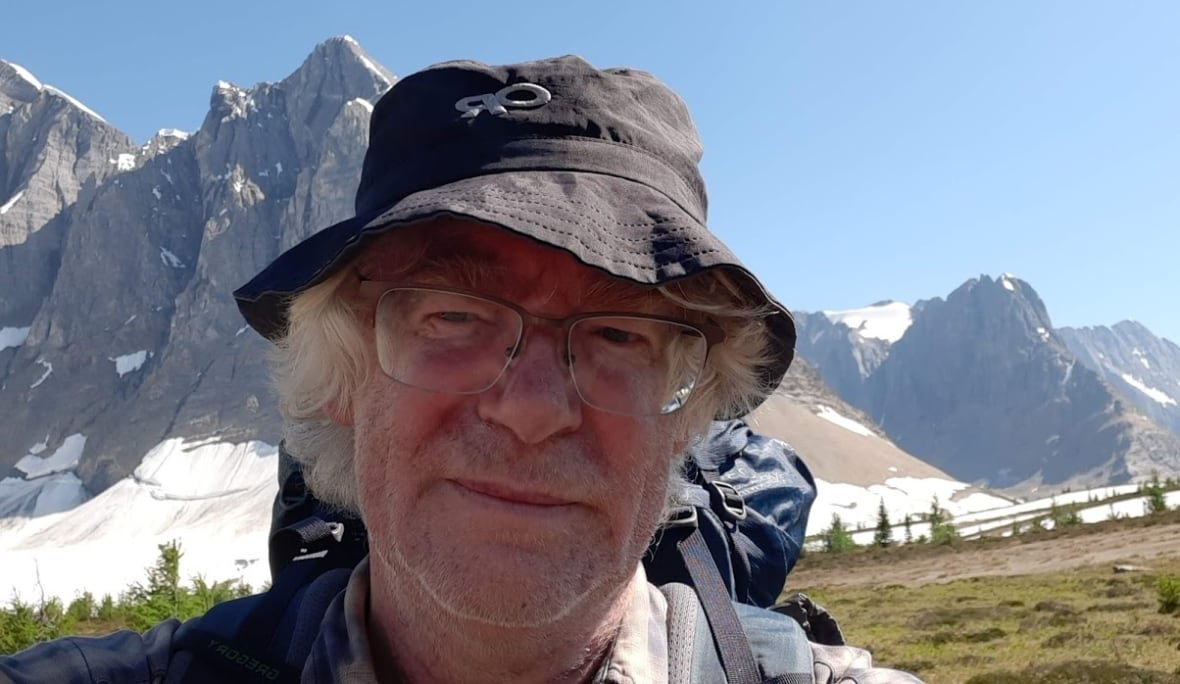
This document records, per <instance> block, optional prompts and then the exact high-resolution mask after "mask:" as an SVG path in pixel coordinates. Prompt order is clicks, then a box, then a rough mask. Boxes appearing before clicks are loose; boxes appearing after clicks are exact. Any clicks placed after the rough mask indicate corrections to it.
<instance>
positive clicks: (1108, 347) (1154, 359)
mask: <svg viewBox="0 0 1180 684" xmlns="http://www.w3.org/2000/svg"><path fill="white" fill-rule="evenodd" d="M1057 333H1058V335H1060V337H1061V339H1062V341H1064V342H1065V344H1066V346H1068V347H1069V350H1070V352H1072V353H1073V354H1074V356H1076V357H1077V358H1078V360H1079V361H1081V362H1082V363H1084V364H1086V367H1087V368H1089V369H1091V370H1093V371H1094V372H1096V373H1098V374H1099V375H1100V376H1102V379H1103V380H1105V381H1106V382H1107V383H1108V384H1110V385H1111V386H1112V387H1114V388H1116V389H1118V390H1119V391H1120V392H1121V393H1122V395H1123V396H1124V397H1126V399H1127V400H1128V401H1129V402H1130V403H1131V404H1132V405H1134V406H1135V408H1137V409H1138V410H1139V411H1141V412H1142V413H1143V414H1144V415H1146V416H1147V417H1148V418H1151V419H1152V420H1154V421H1155V422H1157V423H1159V424H1160V425H1163V426H1164V427H1167V428H1169V429H1170V430H1171V431H1172V432H1175V433H1177V434H1180V346H1178V345H1176V344H1175V343H1173V342H1172V341H1170V340H1166V339H1163V338H1161V337H1156V336H1155V335H1154V334H1152V332H1151V331H1150V330H1148V329H1147V328H1146V327H1144V326H1143V325H1141V324H1139V323H1136V322H1134V321H1122V322H1121V323H1116V324H1115V325H1113V326H1111V327H1106V326H1094V327H1086V328H1059V329H1058V330H1057Z"/></svg>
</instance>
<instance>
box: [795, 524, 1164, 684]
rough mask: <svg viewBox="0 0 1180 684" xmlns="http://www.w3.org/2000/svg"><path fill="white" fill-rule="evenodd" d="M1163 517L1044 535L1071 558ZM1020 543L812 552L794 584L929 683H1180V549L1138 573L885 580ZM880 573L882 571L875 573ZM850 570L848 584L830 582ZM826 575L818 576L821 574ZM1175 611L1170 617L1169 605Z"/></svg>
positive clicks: (1105, 570) (1100, 568)
mask: <svg viewBox="0 0 1180 684" xmlns="http://www.w3.org/2000/svg"><path fill="white" fill-rule="evenodd" d="M1163 518H1166V520H1165V519H1161V518H1156V519H1155V520H1144V519H1138V520H1124V521H1110V522H1106V523H1101V524H1098V525H1093V526H1092V525H1085V526H1080V527H1078V528H1076V529H1075V530H1060V531H1056V532H1049V533H1042V534H1043V535H1045V537H1044V538H1047V539H1051V540H1053V543H1054V544H1055V545H1056V544H1059V545H1060V548H1061V549H1062V553H1069V552H1070V551H1069V550H1070V549H1076V548H1084V546H1085V545H1086V544H1087V543H1090V542H1089V540H1093V543H1102V542H1100V541H1099V539H1100V535H1098V534H1093V533H1094V532H1102V533H1104V534H1105V535H1106V536H1105V537H1101V538H1102V539H1109V538H1110V535H1112V534H1113V535H1117V534H1118V532H1119V530H1118V526H1120V525H1121V526H1123V527H1125V528H1127V531H1129V530H1131V529H1132V528H1136V529H1140V530H1141V529H1142V528H1143V527H1144V526H1145V525H1152V524H1156V525H1158V527H1157V528H1153V529H1161V530H1162V529H1163V527H1164V526H1165V525H1167V526H1169V527H1171V526H1172V525H1174V524H1175V522H1176V521H1180V514H1177V513H1176V512H1169V513H1167V514H1165V515H1164V516H1163ZM1020 543H1021V540H1020V539H1003V540H1000V539H986V540H980V541H957V542H955V543H954V544H953V545H948V546H945V547H941V548H940V547H937V546H931V545H921V546H920V547H904V546H903V547H893V548H873V549H865V548H861V549H855V550H852V551H848V552H845V553H809V554H807V555H805V556H804V558H803V559H802V560H801V561H800V563H799V566H798V568H797V573H798V574H799V575H800V576H801V577H806V578H808V579H807V581H808V582H810V583H811V584H810V585H808V584H807V583H804V584H802V585H801V584H799V583H795V584H793V585H792V587H791V588H792V590H793V591H803V592H805V593H807V594H808V595H809V596H811V597H812V598H813V599H815V600H816V602H818V603H819V604H821V605H822V606H824V607H825V608H827V609H828V610H829V612H831V613H832V615H833V616H834V617H835V618H836V619H837V620H838V621H839V623H840V626H841V628H842V629H843V631H844V634H845V637H846V639H847V641H848V643H850V644H853V645H856V646H861V647H864V648H867V649H868V650H870V651H871V652H872V653H873V657H874V662H875V663H877V664H880V665H887V666H891V667H897V668H900V669H904V670H908V671H910V672H914V673H915V674H917V675H919V676H920V677H922V678H923V679H925V680H926V681H928V682H931V684H942V683H944V682H945V683H956V682H964V683H970V684H1000V683H1003V684H1008V683H1015V682H1070V683H1074V682H1110V683H1119V684H1122V683H1124V682H1145V683H1146V682H1151V683H1156V682H1159V683H1162V682H1180V609H1177V605H1176V604H1177V603H1180V548H1176V549H1175V553H1174V554H1171V553H1169V554H1165V555H1164V556H1163V557H1157V558H1152V559H1150V560H1148V561H1137V562H1136V565H1137V566H1138V567H1137V568H1136V569H1135V570H1133V571H1130V572H1120V573H1116V572H1114V568H1113V566H1112V565H1111V564H1103V565H1097V566H1094V565H1091V566H1086V567H1079V568H1073V569H1064V570H1057V571H1052V572H1043V573H1034V574H1023V575H1012V576H1003V575H995V576H976V577H959V578H953V579H950V580H949V581H942V580H938V581H934V582H926V583H918V584H913V583H911V585H910V586H903V585H902V584H896V583H893V584H891V583H888V581H887V580H886V582H885V583H882V582H881V579H880V578H881V577H883V576H884V577H887V576H888V572H887V569H888V568H889V567H890V564H895V563H902V562H905V563H909V564H922V565H928V566H929V567H930V568H932V569H937V568H938V567H940V564H941V565H945V563H943V562H941V561H940V558H943V559H945V558H946V557H947V556H946V554H972V553H976V552H977V551H978V550H979V549H983V548H989V549H995V548H1003V546H1004V545H1011V546H1012V547H1015V546H1018V545H1019V544H1020ZM874 568H876V569H877V571H876V572H874ZM837 570H840V571H841V572H842V579H841V581H840V586H824V583H823V581H822V578H823V577H825V575H828V576H831V574H832V573H834V572H836V571H837ZM817 578H818V579H817ZM1169 609H1170V610H1169Z"/></svg>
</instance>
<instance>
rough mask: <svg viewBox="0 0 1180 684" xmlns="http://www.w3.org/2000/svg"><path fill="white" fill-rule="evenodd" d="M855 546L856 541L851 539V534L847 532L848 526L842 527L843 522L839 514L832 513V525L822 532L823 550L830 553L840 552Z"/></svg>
mask: <svg viewBox="0 0 1180 684" xmlns="http://www.w3.org/2000/svg"><path fill="white" fill-rule="evenodd" d="M854 546H856V542H854V541H852V534H851V533H849V532H848V528H846V527H844V522H843V521H841V520H840V516H839V515H837V514H835V513H833V514H832V525H831V527H829V528H828V531H827V532H825V533H824V550H825V551H830V552H832V553H840V552H842V551H848V550H849V549H851V548H852V547H854Z"/></svg>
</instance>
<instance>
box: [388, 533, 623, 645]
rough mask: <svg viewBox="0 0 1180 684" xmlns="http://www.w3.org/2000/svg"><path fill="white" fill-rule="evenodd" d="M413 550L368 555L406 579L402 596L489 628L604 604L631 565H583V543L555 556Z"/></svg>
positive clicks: (483, 548) (528, 624) (480, 548)
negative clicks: (409, 595) (623, 568)
mask: <svg viewBox="0 0 1180 684" xmlns="http://www.w3.org/2000/svg"><path fill="white" fill-rule="evenodd" d="M413 546H425V544H421V545H411V548H404V549H403V548H399V547H397V546H388V545H383V547H382V548H377V547H373V549H372V550H373V552H374V554H375V555H376V556H377V557H378V561H379V562H380V563H382V564H383V565H385V566H386V568H387V569H388V570H389V572H390V573H391V574H392V575H394V576H401V577H403V578H408V579H410V580H411V582H402V583H400V584H401V586H402V589H403V590H404V591H415V589H416V590H417V591H416V592H415V593H416V595H417V597H418V598H419V600H422V601H424V602H427V603H428V604H431V607H433V608H434V609H435V610H439V611H442V612H443V613H445V614H447V615H449V616H451V617H452V618H453V619H456V620H460V621H464V622H474V623H479V624H484V625H487V626H492V627H508V628H535V627H544V626H546V625H552V624H554V623H557V622H560V621H562V620H563V619H565V618H566V617H567V616H569V615H570V614H571V613H573V612H574V611H578V613H579V614H585V613H586V612H587V611H586V609H587V608H589V607H590V605H589V604H591V603H599V602H601V603H603V604H604V605H603V607H606V606H607V605H609V603H610V602H612V601H613V600H614V597H615V596H617V594H618V591H620V590H621V589H622V587H623V586H625V585H626V583H627V581H628V580H629V579H630V577H631V575H632V574H633V573H634V568H633V567H632V568H630V571H629V572H621V571H619V570H617V569H610V568H605V567H602V564H601V563H594V562H591V561H592V559H589V558H587V557H586V553H585V549H586V548H593V547H588V546H584V545H575V546H574V547H571V548H569V549H568V551H567V552H557V553H554V549H553V548H552V547H550V548H548V549H545V550H544V551H538V550H530V549H521V548H512V547H503V546H501V547H499V548H492V547H490V546H487V545H463V544H458V545H456V547H455V548H452V549H451V551H450V552H442V549H440V548H438V547H437V546H435V545H431V547H432V548H429V549H427V548H413ZM423 552H424V553H423ZM598 560H599V561H601V560H602V559H598ZM612 570H613V571H612ZM415 585H416V586H415Z"/></svg>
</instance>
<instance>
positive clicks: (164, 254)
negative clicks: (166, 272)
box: [160, 247, 184, 268]
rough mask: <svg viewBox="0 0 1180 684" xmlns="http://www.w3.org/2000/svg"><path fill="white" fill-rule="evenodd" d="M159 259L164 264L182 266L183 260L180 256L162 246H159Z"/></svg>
mask: <svg viewBox="0 0 1180 684" xmlns="http://www.w3.org/2000/svg"><path fill="white" fill-rule="evenodd" d="M160 261H163V262H164V265H165V266H171V267H172V268H184V262H183V261H181V260H180V257H178V256H176V255H175V254H173V253H172V252H170V251H168V250H167V249H165V248H163V247H161V248H160Z"/></svg>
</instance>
